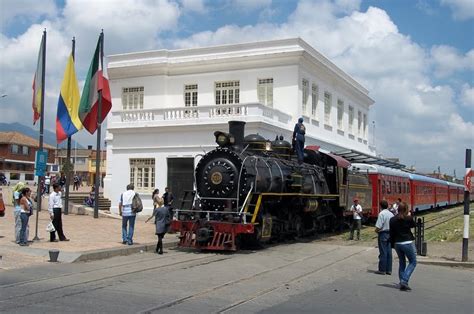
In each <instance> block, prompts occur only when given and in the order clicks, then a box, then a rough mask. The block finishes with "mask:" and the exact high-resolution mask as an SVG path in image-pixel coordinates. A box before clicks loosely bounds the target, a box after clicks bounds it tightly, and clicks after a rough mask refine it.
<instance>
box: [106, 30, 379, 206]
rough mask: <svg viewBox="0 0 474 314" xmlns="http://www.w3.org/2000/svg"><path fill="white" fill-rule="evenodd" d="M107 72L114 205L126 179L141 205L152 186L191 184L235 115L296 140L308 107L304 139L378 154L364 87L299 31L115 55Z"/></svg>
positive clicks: (249, 125) (256, 129)
mask: <svg viewBox="0 0 474 314" xmlns="http://www.w3.org/2000/svg"><path fill="white" fill-rule="evenodd" d="M108 75H109V78H110V86H111V92H112V98H113V99H112V103H113V108H112V112H111V114H109V116H108V121H107V126H108V127H107V135H106V141H107V174H106V178H105V180H104V185H105V196H106V197H108V198H110V199H111V200H112V211H115V212H116V211H117V200H118V198H119V197H120V193H121V192H123V191H124V189H125V186H126V185H127V184H128V183H129V182H132V183H134V184H135V190H136V191H138V192H140V193H141V195H142V199H144V200H145V203H144V206H145V213H149V212H150V210H151V208H152V203H151V197H150V195H151V192H152V190H153V189H154V188H155V187H158V188H159V189H160V193H163V192H164V188H165V186H167V185H169V186H170V187H171V188H172V191H173V192H174V194H175V198H177V199H178V198H181V196H182V192H183V190H191V189H192V187H193V168H194V165H195V164H196V161H195V159H194V158H195V156H198V155H199V154H203V152H207V151H209V150H211V149H213V148H214V147H215V146H216V144H215V139H214V136H213V132H214V131H215V130H222V131H227V130H228V125H227V122H228V121H229V120H241V121H245V122H246V126H245V127H246V132H245V134H250V133H259V134H260V135H262V136H264V137H265V138H269V139H271V140H273V139H274V138H275V136H276V135H281V134H282V135H283V136H284V137H285V138H286V139H287V140H289V141H291V134H292V132H293V127H294V125H295V123H296V122H297V119H298V117H300V116H303V117H304V120H305V125H306V132H307V133H306V145H319V146H321V147H322V148H323V149H325V150H328V151H335V152H337V151H340V150H345V149H352V150H356V151H359V152H362V153H366V154H370V155H373V154H374V152H373V149H372V147H371V146H369V141H368V139H369V132H368V123H367V117H368V114H369V109H370V106H371V105H372V104H373V103H374V101H373V100H372V99H371V98H370V97H369V96H368V93H369V92H368V90H367V89H365V88H364V87H363V86H361V85H360V84H359V83H357V82H356V81H355V80H354V79H352V78H351V77H350V76H349V75H347V74H346V73H344V72H343V71H342V70H341V69H339V68H338V67H337V66H336V65H334V64H333V63H332V62H331V61H329V60H328V59H327V58H326V57H324V56H323V55H321V54H320V53H319V52H317V51H316V50H315V49H313V48H312V47H311V46H310V45H308V44H307V43H306V42H305V41H303V40H302V39H300V38H292V39H285V40H272V41H264V42H255V43H245V44H235V45H224V46H217V47H206V48H194V49H183V50H159V51H146V52H137V53H128V54H121V55H113V56H109V57H108ZM198 158H199V157H198ZM176 202H177V201H176ZM178 205H179V204H178Z"/></svg>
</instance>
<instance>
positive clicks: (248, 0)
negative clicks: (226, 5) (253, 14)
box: [230, 0, 272, 11]
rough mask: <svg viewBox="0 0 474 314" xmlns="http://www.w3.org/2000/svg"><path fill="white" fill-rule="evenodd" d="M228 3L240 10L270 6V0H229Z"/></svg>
mask: <svg viewBox="0 0 474 314" xmlns="http://www.w3.org/2000/svg"><path fill="white" fill-rule="evenodd" d="M230 3H231V5H232V6H233V7H235V8H237V9H240V10H242V11H253V10H256V9H260V8H264V7H268V6H270V5H271V4H272V0H230Z"/></svg>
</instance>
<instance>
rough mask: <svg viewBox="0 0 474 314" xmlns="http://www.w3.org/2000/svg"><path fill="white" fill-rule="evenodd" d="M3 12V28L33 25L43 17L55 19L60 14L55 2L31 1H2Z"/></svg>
mask: <svg viewBox="0 0 474 314" xmlns="http://www.w3.org/2000/svg"><path fill="white" fill-rule="evenodd" d="M0 9H1V11H2V14H1V19H0V25H1V28H2V33H3V28H4V27H6V26H8V25H10V24H11V23H12V22H13V21H15V22H16V23H19V22H22V23H28V24H29V23H32V22H36V21H38V19H39V18H41V17H46V18H50V17H54V16H56V15H57V13H58V8H57V7H56V4H55V2H54V0H44V1H30V0H2V1H1V3H0Z"/></svg>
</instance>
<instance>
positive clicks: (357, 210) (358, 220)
mask: <svg viewBox="0 0 474 314" xmlns="http://www.w3.org/2000/svg"><path fill="white" fill-rule="evenodd" d="M350 211H351V213H352V225H351V235H350V236H349V240H354V230H357V240H360V229H361V228H362V206H360V204H359V199H357V198H354V204H352V206H351V210H350Z"/></svg>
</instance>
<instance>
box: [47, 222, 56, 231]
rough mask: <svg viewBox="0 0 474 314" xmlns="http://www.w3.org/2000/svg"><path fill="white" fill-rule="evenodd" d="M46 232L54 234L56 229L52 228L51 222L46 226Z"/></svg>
mask: <svg viewBox="0 0 474 314" xmlns="http://www.w3.org/2000/svg"><path fill="white" fill-rule="evenodd" d="M46 231H48V232H55V231H56V228H54V225H53V222H52V221H50V222H49V224H48V225H47V226H46Z"/></svg>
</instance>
